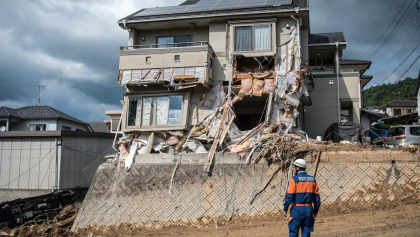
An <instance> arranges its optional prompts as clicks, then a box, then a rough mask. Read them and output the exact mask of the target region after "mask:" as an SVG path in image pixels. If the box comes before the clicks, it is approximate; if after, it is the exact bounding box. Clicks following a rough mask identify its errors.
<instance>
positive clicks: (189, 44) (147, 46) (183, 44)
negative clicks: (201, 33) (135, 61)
mask: <svg viewBox="0 0 420 237" xmlns="http://www.w3.org/2000/svg"><path fill="white" fill-rule="evenodd" d="M197 46H198V47H202V46H209V47H210V45H209V42H207V41H195V42H180V43H166V44H144V45H132V46H121V47H120V49H121V50H129V49H151V48H174V47H197Z"/></svg>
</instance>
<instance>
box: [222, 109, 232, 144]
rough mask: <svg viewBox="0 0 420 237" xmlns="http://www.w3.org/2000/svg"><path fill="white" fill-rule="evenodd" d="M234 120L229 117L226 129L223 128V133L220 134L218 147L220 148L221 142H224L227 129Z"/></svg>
mask: <svg viewBox="0 0 420 237" xmlns="http://www.w3.org/2000/svg"><path fill="white" fill-rule="evenodd" d="M234 119H235V117H234V116H233V115H232V116H231V117H230V120H229V123H228V125H227V126H226V128H225V131H224V132H223V134H222V137H221V138H220V142H219V146H221V145H222V144H223V140H225V136H226V134H227V132H228V131H229V127H230V125H231V124H232V122H233V120H234Z"/></svg>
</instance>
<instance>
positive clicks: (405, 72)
mask: <svg viewBox="0 0 420 237" xmlns="http://www.w3.org/2000/svg"><path fill="white" fill-rule="evenodd" d="M419 58H420V55H419V56H418V57H417V58H416V60H414V62H413V63H412V64H411V65H410V67H409V68H408V69H407V70H406V71H405V72H404V73H403V74H402V75H401V77H400V78H398V80H396V81H395V83H396V82H398V81H399V80H401V78H402V77H403V76H404V75H405V74H406V73H407V72H408V71H409V70H410V69H411V67H412V66H413V65H414V64H415V63H416V62H417V60H419Z"/></svg>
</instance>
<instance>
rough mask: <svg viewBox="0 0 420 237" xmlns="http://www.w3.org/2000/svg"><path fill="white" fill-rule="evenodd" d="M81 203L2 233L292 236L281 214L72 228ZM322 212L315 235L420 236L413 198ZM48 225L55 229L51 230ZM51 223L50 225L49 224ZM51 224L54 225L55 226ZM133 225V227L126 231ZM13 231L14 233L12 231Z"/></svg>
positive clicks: (418, 212)
mask: <svg viewBox="0 0 420 237" xmlns="http://www.w3.org/2000/svg"><path fill="white" fill-rule="evenodd" d="M77 211H78V207H77V208H75V207H72V208H70V207H68V208H66V209H65V210H63V212H62V213H61V215H59V216H58V217H57V218H56V220H60V219H64V220H71V223H65V224H64V225H62V226H60V227H58V225H60V224H59V223H60V222H58V223H57V221H55V222H54V224H52V223H49V224H47V223H44V224H41V225H37V226H33V225H31V224H30V223H28V224H26V225H24V226H21V227H17V228H15V231H13V232H14V233H11V232H10V231H5V230H3V231H4V232H3V231H0V236H4V235H2V234H6V233H7V236H87V237H92V236H103V237H105V236H132V237H137V236H147V237H155V236H200V237H208V236H216V237H217V236H288V229H287V220H288V218H285V217H283V216H280V215H273V216H271V217H269V218H267V219H266V220H260V221H257V220H252V221H250V222H248V221H247V222H244V221H236V222H231V223H225V224H222V223H219V224H218V225H216V224H212V225H210V226H208V227H199V228H197V227H181V226H172V227H167V228H163V229H159V230H145V229H137V228H127V227H129V226H117V228H109V229H108V230H107V231H106V232H105V233H104V232H101V233H98V232H96V231H93V232H92V231H89V229H85V230H81V231H79V232H76V233H74V232H71V231H70V230H69V228H70V227H71V224H72V222H73V221H74V217H75V216H76V214H77ZM325 211H326V212H327V213H325V212H324V213H322V212H320V214H319V216H318V217H317V218H316V221H315V231H314V232H313V233H312V236H385V237H387V236H420V204H419V203H416V202H413V203H410V204H401V205H398V206H396V207H389V206H388V208H386V209H384V208H377V209H371V210H366V211H358V212H352V211H348V212H343V211H342V210H341V211H339V212H337V211H333V210H331V209H328V210H325ZM48 226H51V227H52V230H48ZM46 227H47V228H46ZM51 227H50V228H51ZM126 229H129V231H126ZM10 234H11V235H10Z"/></svg>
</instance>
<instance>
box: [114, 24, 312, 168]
mask: <svg viewBox="0 0 420 237" xmlns="http://www.w3.org/2000/svg"><path fill="white" fill-rule="evenodd" d="M296 32H297V30H296V29H294V30H292V31H291V34H290V40H289V41H288V42H287V43H285V44H283V45H282V46H280V47H278V48H277V51H276V54H275V55H274V56H263V57H245V56H243V55H234V54H232V53H231V50H230V53H229V65H228V68H229V81H228V82H220V83H218V84H216V85H215V86H214V87H213V88H211V89H210V90H209V91H208V92H207V93H204V94H203V96H202V97H201V99H200V100H199V101H197V102H196V105H197V106H198V107H200V108H203V109H206V110H208V111H212V113H210V114H209V115H208V116H207V117H206V118H204V119H203V120H202V121H201V122H198V123H197V124H195V125H190V126H189V127H188V129H187V130H176V131H170V130H169V131H164V132H161V131H159V132H141V133H140V132H138V133H135V132H134V133H129V134H124V135H123V137H121V138H120V140H119V142H118V143H117V144H116V147H115V148H116V149H118V153H119V154H118V157H113V158H112V159H110V161H112V162H115V163H118V168H119V169H118V170H120V165H121V164H122V162H124V166H125V169H126V170H129V169H130V167H131V165H132V164H133V160H134V158H135V156H136V154H149V153H179V154H183V153H188V152H191V153H207V158H208V159H207V163H206V165H205V167H204V169H205V171H206V172H209V171H210V166H211V164H212V162H213V158H214V154H215V153H216V152H231V153H237V154H240V155H241V156H242V157H244V156H245V152H251V153H253V152H255V151H256V150H258V152H259V153H258V158H257V159H258V160H259V159H261V158H266V159H267V160H270V159H271V160H275V159H279V157H281V156H282V154H283V153H284V152H285V151H282V152H280V150H281V149H282V148H281V147H282V146H283V147H285V146H284V145H282V144H283V143H284V142H285V141H286V140H287V141H290V142H292V143H307V142H310V141H313V140H311V139H309V138H308V136H307V134H306V133H305V132H303V131H301V130H299V129H297V128H298V127H300V126H299V124H300V123H301V121H299V117H300V116H299V114H300V111H303V106H302V104H301V98H302V97H309V92H313V90H314V83H313V79H312V75H311V73H310V72H309V70H308V69H307V68H306V67H305V66H302V65H301V58H300V42H299V37H298V35H297V34H296ZM200 70H201V69H197V68H192V69H188V70H187V69H186V68H184V69H182V70H180V69H179V70H178V69H171V70H170V69H162V70H157V69H156V70H155V71H153V70H148V71H145V70H138V71H136V70H130V71H123V72H122V74H121V75H120V83H121V84H122V85H128V84H133V83H134V84H136V85H146V84H144V83H145V82H146V81H147V80H149V82H162V83H169V85H171V84H172V83H173V82H176V81H177V80H179V79H180V78H181V80H183V79H182V78H184V79H185V78H186V77H185V75H187V74H186V73H187V72H189V74H188V75H189V76H190V77H191V78H190V79H191V80H195V79H200V78H201V79H203V78H205V75H207V74H206V70H204V74H203V73H201V71H200ZM181 71H182V72H181ZM190 74H191V75H190ZM153 75H154V76H153ZM197 75H198V76H197ZM201 76H203V77H201ZM188 78H189V77H188ZM201 79H200V80H201ZM185 82H187V81H185ZM305 84H307V85H309V86H310V88H309V89H308V88H307V87H306V85H305ZM235 91H236V93H235ZM263 95H265V96H267V99H266V103H265V106H264V110H263V113H262V115H261V119H260V121H259V123H258V125H257V126H256V127H254V128H253V129H250V130H242V131H241V130H240V129H239V128H238V126H237V125H236V124H235V123H234V122H233V121H234V120H235V119H236V114H235V107H234V105H235V103H238V102H239V101H241V100H243V99H244V98H245V97H254V98H255V97H261V96H263ZM263 115H265V119H263ZM299 122H300V123H299ZM293 128H296V129H293ZM286 150H287V149H286ZM287 151H289V150H287ZM117 161H118V162H117Z"/></svg>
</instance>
